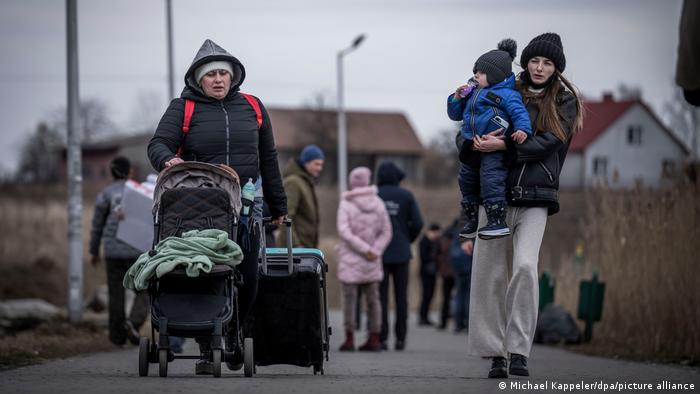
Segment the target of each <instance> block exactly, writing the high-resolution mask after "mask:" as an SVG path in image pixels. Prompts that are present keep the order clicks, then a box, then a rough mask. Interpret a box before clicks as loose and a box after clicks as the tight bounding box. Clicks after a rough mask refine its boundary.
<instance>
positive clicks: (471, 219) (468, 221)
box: [459, 202, 479, 239]
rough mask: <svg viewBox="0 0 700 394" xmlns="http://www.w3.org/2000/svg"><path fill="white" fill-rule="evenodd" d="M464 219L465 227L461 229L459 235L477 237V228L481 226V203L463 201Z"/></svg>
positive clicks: (470, 237)
mask: <svg viewBox="0 0 700 394" xmlns="http://www.w3.org/2000/svg"><path fill="white" fill-rule="evenodd" d="M462 220H464V227H462V229H461V230H460V231H459V237H460V238H464V239H474V238H476V228H477V227H479V204H477V203H466V202H463V203H462Z"/></svg>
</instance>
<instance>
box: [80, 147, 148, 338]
mask: <svg viewBox="0 0 700 394" xmlns="http://www.w3.org/2000/svg"><path fill="white" fill-rule="evenodd" d="M110 171H111V172H112V178H114V181H113V182H112V183H111V184H109V185H108V186H107V187H105V188H104V189H103V190H102V192H100V194H98V195H97V201H96V202H95V212H94V214H93V216H92V231H91V232H90V255H91V256H92V259H91V261H92V264H93V265H97V264H98V263H99V262H100V243H102V244H103V245H104V258H105V261H106V263H107V288H108V292H109V308H108V309H109V340H110V341H111V342H112V343H113V344H115V345H117V346H121V345H124V344H125V343H126V340H127V339H128V340H129V341H130V342H131V343H132V344H134V345H137V344H138V343H139V332H138V330H139V328H140V327H141V325H143V323H144V321H145V320H146V317H147V316H148V294H146V293H145V292H142V291H141V292H137V293H136V298H135V299H134V305H133V306H132V308H131V313H130V314H129V318H127V317H126V312H125V311H124V286H122V280H123V279H124V275H125V274H126V271H127V270H128V269H129V267H131V266H132V265H133V264H134V262H136V259H137V258H138V257H139V255H140V254H141V252H140V251H138V250H137V249H135V248H133V247H131V246H130V245H128V244H126V243H124V242H122V241H120V240H119V239H117V228H118V227H119V220H121V218H122V216H121V215H122V213H121V208H120V203H121V199H122V193H123V191H124V184H125V182H126V180H127V179H128V178H129V176H130V174H131V163H129V160H128V159H126V158H124V157H121V156H119V157H115V158H114V159H113V160H112V162H111V163H110Z"/></svg>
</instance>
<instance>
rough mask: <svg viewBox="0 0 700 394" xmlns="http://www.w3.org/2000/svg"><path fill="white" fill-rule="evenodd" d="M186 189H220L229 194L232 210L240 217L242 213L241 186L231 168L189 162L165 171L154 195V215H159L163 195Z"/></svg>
mask: <svg viewBox="0 0 700 394" xmlns="http://www.w3.org/2000/svg"><path fill="white" fill-rule="evenodd" d="M185 187H218V188H221V189H223V190H225V191H226V192H227V193H228V194H229V201H230V202H231V209H232V210H233V213H234V214H235V215H236V216H238V214H239V212H240V211H241V207H242V204H241V184H240V179H239V177H238V174H237V173H236V171H234V170H233V169H232V168H231V167H227V166H222V165H214V164H208V163H202V162H198V161H187V162H184V163H180V164H176V165H174V166H172V167H170V168H167V169H165V170H163V172H161V173H160V175H159V176H158V182H157V183H156V188H155V191H154V193H153V214H154V215H157V214H158V209H159V208H160V200H161V198H162V197H163V193H164V192H165V191H167V190H170V189H177V188H185Z"/></svg>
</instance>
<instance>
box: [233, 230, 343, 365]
mask: <svg viewBox="0 0 700 394" xmlns="http://www.w3.org/2000/svg"><path fill="white" fill-rule="evenodd" d="M291 225H292V223H291V221H287V222H285V223H284V227H285V230H286V231H287V235H288V237H287V239H288V245H287V247H286V248H263V253H261V262H260V278H259V280H258V295H257V297H256V300H255V305H254V307H253V311H252V313H251V315H250V316H249V317H250V319H249V321H248V322H247V326H248V327H247V328H248V330H250V331H249V332H250V333H252V336H253V339H254V342H255V350H254V353H255V364H256V365H258V366H265V365H273V364H291V365H297V366H300V367H313V372H314V374H317V373H321V374H323V372H324V369H323V363H324V361H328V350H329V336H330V335H331V328H330V326H329V324H328V303H327V300H326V272H327V271H328V268H327V266H326V263H325V261H324V257H323V253H322V252H321V251H320V250H318V249H307V248H292V247H291V245H292V230H291Z"/></svg>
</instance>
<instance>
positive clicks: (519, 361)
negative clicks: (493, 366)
mask: <svg viewBox="0 0 700 394" xmlns="http://www.w3.org/2000/svg"><path fill="white" fill-rule="evenodd" d="M508 372H510V374H511V375H518V376H530V372H529V371H528V370H527V357H525V356H523V355H522V354H516V353H513V354H511V355H510V366H509V367H508Z"/></svg>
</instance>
